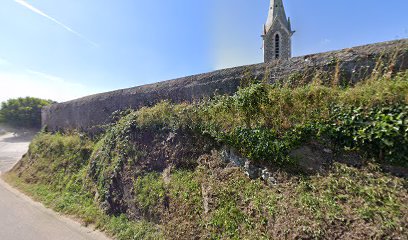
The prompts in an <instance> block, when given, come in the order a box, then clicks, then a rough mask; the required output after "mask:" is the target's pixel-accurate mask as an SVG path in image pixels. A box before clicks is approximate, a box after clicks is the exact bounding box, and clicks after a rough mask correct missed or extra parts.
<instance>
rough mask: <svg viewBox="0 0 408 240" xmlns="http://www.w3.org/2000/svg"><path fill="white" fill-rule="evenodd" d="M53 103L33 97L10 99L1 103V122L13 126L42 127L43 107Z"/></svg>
mask: <svg viewBox="0 0 408 240" xmlns="http://www.w3.org/2000/svg"><path fill="white" fill-rule="evenodd" d="M52 103H53V101H51V100H44V99H39V98H33V97H26V98H17V99H10V100H8V101H6V102H3V103H2V104H1V108H0V122H3V123H6V124H8V125H10V126H13V127H27V128H40V127H41V108H43V107H44V106H48V105H50V104H52Z"/></svg>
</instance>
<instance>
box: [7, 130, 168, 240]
mask: <svg viewBox="0 0 408 240" xmlns="http://www.w3.org/2000/svg"><path fill="white" fill-rule="evenodd" d="M94 147H95V146H94V143H93V142H92V141H90V140H89V139H88V138H87V137H85V136H82V135H80V134H76V133H73V134H67V135H61V134H54V135H52V134H47V133H41V134H39V135H38V136H37V137H36V138H35V139H34V140H33V142H32V143H31V145H30V149H29V152H28V155H26V156H25V157H24V159H23V160H22V161H21V162H19V163H18V165H17V166H16V168H19V169H24V170H23V171H21V172H19V174H16V173H15V172H10V173H8V174H7V175H6V176H5V178H6V180H8V181H9V182H11V183H13V185H14V186H16V187H18V188H19V189H21V190H23V191H24V192H26V193H28V194H29V195H31V196H33V197H34V198H35V199H36V200H38V201H41V202H43V203H44V204H45V205H46V206H48V207H50V208H52V209H54V210H55V211H58V212H62V213H64V214H68V215H72V216H75V217H79V218H81V219H82V221H83V223H84V224H86V225H89V224H92V225H95V227H97V228H99V229H102V230H105V231H106V232H108V233H109V234H111V235H114V236H115V237H116V238H117V239H159V238H160V233H159V232H158V230H157V228H156V226H155V225H154V224H151V223H149V222H146V221H139V222H133V221H129V220H128V218H127V217H126V216H125V215H123V214H122V215H117V216H109V215H107V214H106V213H104V212H103V211H102V210H101V209H100V208H99V207H98V203H97V202H95V201H94V196H95V193H96V192H95V190H94V188H95V187H94V186H93V185H92V181H90V178H89V177H87V172H88V171H89V170H88V169H89V166H90V164H89V159H90V155H91V153H92V151H93V149H94ZM34 156H35V159H33V157H34Z"/></svg>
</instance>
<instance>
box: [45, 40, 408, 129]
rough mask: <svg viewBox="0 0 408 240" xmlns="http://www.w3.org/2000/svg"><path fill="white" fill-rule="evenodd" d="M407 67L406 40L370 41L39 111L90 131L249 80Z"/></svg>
mask: <svg viewBox="0 0 408 240" xmlns="http://www.w3.org/2000/svg"><path fill="white" fill-rule="evenodd" d="M407 69H408V39H403V40H397V41H390V42H383V43H377V44H370V45H365V46H360V47H354V48H349V49H343V50H339V51H333V52H327V53H319V54H313V55H307V56H302V57H295V58H292V59H289V60H287V61H282V62H279V61H276V62H272V63H267V64H265V63H260V64H255V65H248V66H241V67H235V68H229V69H222V70H218V71H214V72H210V73H204V74H198V75H193V76H188V77H183V78H178V79H175V80H169V81H164V82H159V83H154V84H149V85H144V86H139V87H134V88H128V89H122V90H117V91H112V92H107V93H100V94H95V95H91V96H87V97H83V98H80V99H76V100H72V101H69V102H64V103H57V104H54V105H51V106H49V107H45V108H44V109H43V110H42V124H43V126H47V128H48V130H49V131H57V130H67V129H79V130H85V131H87V130H89V129H91V128H92V127H95V126H98V125H102V124H105V123H107V122H108V121H109V119H110V116H111V114H112V113H113V112H114V111H117V110H123V109H128V108H132V109H138V108H140V107H143V106H150V105H153V104H155V103H157V102H159V101H161V100H164V99H168V100H171V101H173V102H184V101H193V100H197V99H202V98H204V97H211V96H213V95H214V94H233V93H234V92H235V91H236V90H237V89H238V87H239V86H240V84H241V83H242V82H244V81H245V80H248V79H258V80H263V81H266V82H268V83H275V82H289V83H292V84H304V83H307V82H311V81H321V82H323V83H324V84H340V85H345V84H354V83H356V82H358V81H361V80H364V79H367V78H369V77H376V76H382V75H384V74H395V73H397V72H401V71H405V70H407Z"/></svg>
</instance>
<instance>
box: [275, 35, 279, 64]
mask: <svg viewBox="0 0 408 240" xmlns="http://www.w3.org/2000/svg"><path fill="white" fill-rule="evenodd" d="M279 57H280V36H279V34H276V35H275V59H279Z"/></svg>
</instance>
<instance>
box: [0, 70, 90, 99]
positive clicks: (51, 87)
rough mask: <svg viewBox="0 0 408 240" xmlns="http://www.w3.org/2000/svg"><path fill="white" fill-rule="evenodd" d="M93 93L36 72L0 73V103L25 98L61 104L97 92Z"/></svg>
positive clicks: (75, 84)
mask: <svg viewBox="0 0 408 240" xmlns="http://www.w3.org/2000/svg"><path fill="white" fill-rule="evenodd" d="M94 91H95V92H94ZM94 91H92V90H91V89H89V88H87V87H86V86H85V85H82V84H79V83H75V82H71V81H67V80H65V79H63V78H60V77H57V76H52V75H49V74H46V73H42V72H38V71H33V70H27V71H23V72H0V102H3V101H6V100H8V99H10V98H18V97H26V96H31V97H38V98H44V99H52V100H55V101H58V102H63V101H68V100H72V99H75V98H79V97H83V96H86V95H89V94H92V93H96V91H97V90H96V89H95V90H94Z"/></svg>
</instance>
